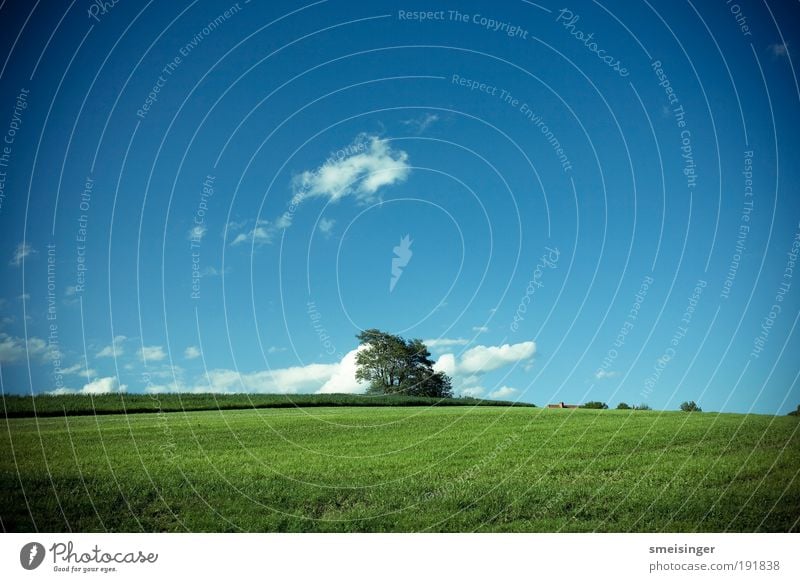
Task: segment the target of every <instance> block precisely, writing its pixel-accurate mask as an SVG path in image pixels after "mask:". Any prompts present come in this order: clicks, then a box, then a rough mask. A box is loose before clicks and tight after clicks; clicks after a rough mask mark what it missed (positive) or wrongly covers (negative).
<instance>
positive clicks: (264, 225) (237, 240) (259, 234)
mask: <svg viewBox="0 0 800 582" xmlns="http://www.w3.org/2000/svg"><path fill="white" fill-rule="evenodd" d="M277 232H278V226H277V225H276V224H272V223H271V222H270V221H268V220H261V219H259V220H256V224H255V226H254V227H253V228H251V229H250V230H249V231H247V232H240V233H239V234H237V235H236V236H235V237H234V239H233V241H231V246H237V245H240V244H243V243H247V242H252V243H253V244H255V245H262V244H267V243H271V242H272V240H273V239H274V238H275V234H276V233H277Z"/></svg>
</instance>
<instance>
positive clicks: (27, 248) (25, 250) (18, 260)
mask: <svg viewBox="0 0 800 582" xmlns="http://www.w3.org/2000/svg"><path fill="white" fill-rule="evenodd" d="M34 254H36V251H35V250H34V249H33V247H32V246H31V245H29V244H28V243H26V242H21V243H19V244H18V245H17V248H16V249H15V250H14V254H13V255H12V256H11V261H9V264H10V265H13V266H15V267H19V266H20V265H21V264H22V261H24V260H25V258H27V257H29V256H31V255H34Z"/></svg>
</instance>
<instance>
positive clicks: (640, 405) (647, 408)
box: [633, 403, 653, 410]
mask: <svg viewBox="0 0 800 582" xmlns="http://www.w3.org/2000/svg"><path fill="white" fill-rule="evenodd" d="M633 409H634V410H653V409H652V408H650V406H649V405H648V404H644V403H642V404H638V405H636V406H634V407H633Z"/></svg>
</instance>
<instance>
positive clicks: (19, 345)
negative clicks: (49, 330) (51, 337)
mask: <svg viewBox="0 0 800 582" xmlns="http://www.w3.org/2000/svg"><path fill="white" fill-rule="evenodd" d="M46 351H47V342H45V341H44V340H43V339H40V338H38V337H30V338H28V341H27V343H26V342H25V339H24V338H21V337H13V336H10V335H8V334H7V333H0V364H13V363H15V362H19V361H20V360H22V359H24V358H25V356H26V355H27V356H28V357H31V358H34V357H38V356H44V355H45V353H46Z"/></svg>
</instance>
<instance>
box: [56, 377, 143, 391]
mask: <svg viewBox="0 0 800 582" xmlns="http://www.w3.org/2000/svg"><path fill="white" fill-rule="evenodd" d="M127 389H128V387H127V386H126V385H125V384H120V383H119V379H118V378H117V377H116V376H107V377H105V378H97V379H95V380H92V381H91V382H89V383H87V384H84V385H83V388H81V389H80V390H73V389H71V388H59V389H57V390H53V391H51V392H49V394H112V393H119V392H126V391H127Z"/></svg>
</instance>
